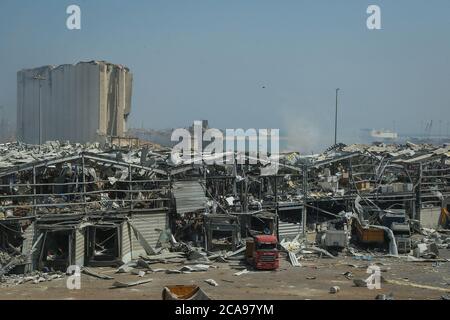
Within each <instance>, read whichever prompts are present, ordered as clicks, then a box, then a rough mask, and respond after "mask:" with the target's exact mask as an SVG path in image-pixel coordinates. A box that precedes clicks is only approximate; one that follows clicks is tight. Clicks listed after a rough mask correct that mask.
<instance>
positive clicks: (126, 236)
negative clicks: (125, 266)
mask: <svg viewBox="0 0 450 320" xmlns="http://www.w3.org/2000/svg"><path fill="white" fill-rule="evenodd" d="M131 232H132V231H131V227H130V225H129V224H128V222H123V223H122V231H121V235H122V236H121V256H122V259H121V260H122V262H123V263H127V262H129V261H130V260H131Z"/></svg>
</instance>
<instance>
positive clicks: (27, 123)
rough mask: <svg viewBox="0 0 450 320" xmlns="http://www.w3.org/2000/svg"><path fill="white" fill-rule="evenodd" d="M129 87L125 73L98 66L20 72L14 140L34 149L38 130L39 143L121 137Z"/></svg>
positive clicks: (84, 64) (119, 68)
mask: <svg viewBox="0 0 450 320" xmlns="http://www.w3.org/2000/svg"><path fill="white" fill-rule="evenodd" d="M36 76H41V77H42V78H43V80H38V79H35V77H36ZM131 83H132V81H131V75H130V74H129V71H128V69H126V68H124V67H122V66H119V65H113V64H109V63H105V62H96V61H93V62H80V63H78V64H76V65H69V64H65V65H60V66H58V67H53V66H45V67H41V68H35V69H27V70H22V71H19V72H18V73H17V131H18V138H19V139H20V140H21V141H24V142H27V143H33V144H37V143H38V142H39V126H41V129H40V130H41V134H42V142H45V141H47V140H70V141H72V142H93V141H102V139H103V137H104V136H105V135H109V134H113V135H119V136H123V135H124V130H125V125H126V115H127V114H128V113H129V111H130V108H131V96H128V95H131V92H132V91H131V88H128V87H127V86H128V85H131ZM39 88H40V89H39ZM39 96H40V99H39ZM39 101H40V103H39ZM39 106H40V112H39ZM39 113H40V114H39ZM39 118H41V121H39ZM39 123H40V125H39Z"/></svg>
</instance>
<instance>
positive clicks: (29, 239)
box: [22, 222, 42, 272]
mask: <svg viewBox="0 0 450 320" xmlns="http://www.w3.org/2000/svg"><path fill="white" fill-rule="evenodd" d="M22 236H23V237H24V240H23V243H22V254H28V253H29V252H30V250H31V248H32V247H33V244H34V242H35V241H36V240H37V238H38V237H37V232H36V227H35V223H34V222H33V223H31V225H29V226H28V227H27V228H26V229H25V231H24V233H23V235H22ZM40 244H42V240H41V243H40ZM39 248H40V246H39V244H38V245H37V247H36V250H35V252H34V253H33V254H32V255H31V256H30V257H29V258H28V259H27V264H28V265H27V266H26V267H25V271H26V272H31V271H32V270H34V268H35V266H37V259H38V257H39Z"/></svg>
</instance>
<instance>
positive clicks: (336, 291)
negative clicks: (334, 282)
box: [330, 286, 341, 294]
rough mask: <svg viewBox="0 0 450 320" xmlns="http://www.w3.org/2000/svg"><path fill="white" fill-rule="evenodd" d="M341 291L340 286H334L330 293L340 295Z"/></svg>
mask: <svg viewBox="0 0 450 320" xmlns="http://www.w3.org/2000/svg"><path fill="white" fill-rule="evenodd" d="M339 291H341V288H340V287H338V286H333V287H331V288H330V293H333V294H334V293H338V292H339Z"/></svg>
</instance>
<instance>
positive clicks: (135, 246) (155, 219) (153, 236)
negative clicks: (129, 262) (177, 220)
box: [131, 212, 168, 259]
mask: <svg viewBox="0 0 450 320" xmlns="http://www.w3.org/2000/svg"><path fill="white" fill-rule="evenodd" d="M131 220H132V222H133V226H134V227H135V228H136V229H138V230H139V232H140V233H141V234H142V236H143V238H144V239H145V240H146V241H147V242H148V243H149V244H150V245H151V246H152V247H156V244H157V242H158V239H159V235H160V231H156V230H155V229H159V230H165V229H167V228H168V215H167V213H166V212H164V213H142V214H132V215H131ZM131 245H132V248H131V256H132V258H133V259H135V258H138V257H139V255H142V254H144V255H145V254H146V252H145V250H144V248H143V247H142V246H141V244H140V243H139V240H138V239H137V238H136V237H135V236H134V234H133V232H132V241H131Z"/></svg>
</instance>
